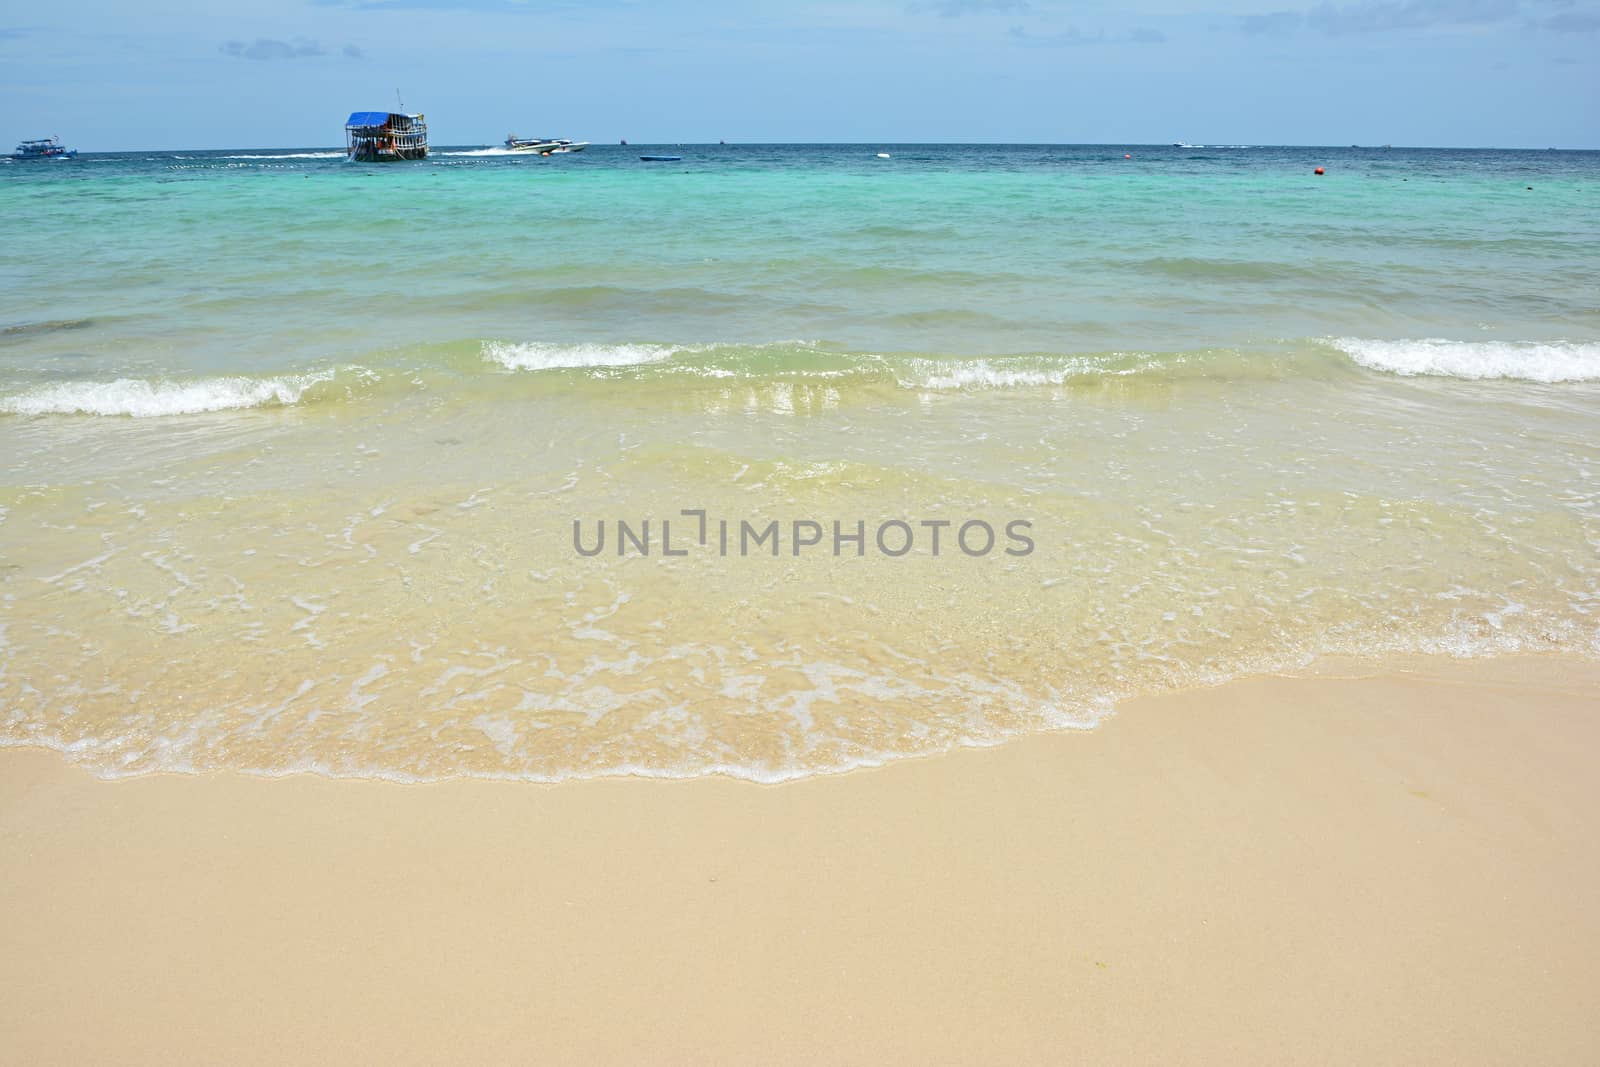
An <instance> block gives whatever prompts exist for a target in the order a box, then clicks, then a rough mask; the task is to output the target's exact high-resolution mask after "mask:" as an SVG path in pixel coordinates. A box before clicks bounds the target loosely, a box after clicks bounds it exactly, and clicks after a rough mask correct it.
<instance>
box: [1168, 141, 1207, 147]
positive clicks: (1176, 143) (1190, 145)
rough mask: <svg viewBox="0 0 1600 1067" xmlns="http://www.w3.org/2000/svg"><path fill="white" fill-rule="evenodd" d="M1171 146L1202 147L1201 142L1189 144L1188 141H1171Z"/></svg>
mask: <svg viewBox="0 0 1600 1067" xmlns="http://www.w3.org/2000/svg"><path fill="white" fill-rule="evenodd" d="M1172 147H1173V148H1204V147H1205V145H1203V144H1190V143H1189V142H1188V141H1173V142H1172Z"/></svg>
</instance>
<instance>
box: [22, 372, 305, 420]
mask: <svg viewBox="0 0 1600 1067" xmlns="http://www.w3.org/2000/svg"><path fill="white" fill-rule="evenodd" d="M331 377H332V375H331V374H291V375H285V376H284V377H281V378H242V377H228V378H201V379H197V380H194V381H146V380H144V379H139V378H118V379H117V380H116V381H111V382H62V383H60V384H57V385H45V386H39V387H37V388H35V389H30V390H28V391H27V392H25V393H20V394H18V395H16V396H7V397H0V413H5V414H11V415H129V416H132V417H134V418H150V417H154V416H158V415H196V414H200V413H201V412H207V411H230V410H234V409H238V408H254V407H263V406H267V405H279V404H294V403H297V402H298V401H299V400H300V398H301V397H302V396H304V395H305V392H306V390H307V389H309V388H311V387H312V386H313V385H316V384H317V383H318V382H324V381H327V380H328V379H329V378H331Z"/></svg>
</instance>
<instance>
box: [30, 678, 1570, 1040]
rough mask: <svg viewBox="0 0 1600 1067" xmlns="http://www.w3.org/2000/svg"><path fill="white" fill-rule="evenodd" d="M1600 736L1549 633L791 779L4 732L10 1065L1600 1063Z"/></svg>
mask: <svg viewBox="0 0 1600 1067" xmlns="http://www.w3.org/2000/svg"><path fill="white" fill-rule="evenodd" d="M1596 752H1600V663H1597V662H1595V661H1591V660H1582V659H1576V658H1565V657H1531V656H1530V657H1507V658H1502V659H1498V660H1490V661H1477V662H1468V663H1460V662H1449V661H1441V660H1432V661H1420V660H1419V661H1410V662H1406V663H1393V664H1386V665H1384V666H1383V668H1382V669H1381V670H1376V671H1375V670H1372V669H1371V668H1370V667H1357V666H1355V665H1350V664H1342V665H1341V664H1328V665H1324V666H1322V667H1321V668H1319V669H1317V670H1316V671H1315V672H1314V673H1313V674H1311V675H1309V676H1304V677H1295V678H1277V677H1273V678H1260V679H1253V680H1247V681H1241V682H1236V683H1232V684H1229V685H1226V686H1222V687H1219V688H1215V689H1207V690H1194V691H1189V692H1185V693H1180V694H1174V695H1170V696H1164V697H1156V698H1148V699H1142V700H1138V701H1133V702H1130V703H1129V704H1127V705H1126V706H1124V707H1123V708H1122V709H1120V711H1119V712H1118V714H1117V715H1116V716H1115V717H1113V718H1112V719H1110V720H1109V721H1107V722H1106V723H1105V724H1103V725H1102V726H1101V727H1100V728H1098V729H1096V730H1094V731H1089V732H1078V733H1064V734H1057V735H1048V736H1036V737H1030V738H1024V739H1021V740H1017V741H1015V742H1013V743H1010V744H1008V745H1005V746H1002V747H1000V748H995V749H988V750H969V751H962V752H957V753H953V754H950V755H945V756H940V757H935V758H930V759H923V760H914V761H908V762H903V763H897V764H894V765H891V766H888V767H885V768H881V769H877V770H870V771H860V772H854V773H850V774H846V775H839V776H831V777H820V778H813V779H806V780H803V781H798V782H792V783H789V784H785V785H778V786H758V785H752V784H749V783H745V782H737V781H731V780H725V779H700V780H693V781H645V780H602V781H588V782H574V783H569V784H564V785H557V786H541V785H532V784H527V783H513V782H487V781H451V782H446V783H441V784H435V785H396V784H390V783H385V782H376V781H355V780H326V779H319V778H311V777H294V778H283V779H274V780H267V779H253V778H246V777H241V776H236V775H226V774H215V775H204V776H197V777H185V776H175V775H154V776H150V777H145V778H138V779H132V780H124V781H119V782H106V781H101V780H97V779H95V778H93V777H91V776H90V775H88V774H86V773H85V772H83V771H81V770H79V769H77V768H74V767H72V766H70V765H69V764H67V763H66V762H65V760H64V759H63V758H62V757H61V756H60V755H59V754H57V753H53V752H45V751H39V750H29V749H12V750H8V751H0V914H3V915H4V922H3V923H0V983H3V986H4V988H5V991H6V992H5V994H4V995H3V996H0V1061H3V1062H14V1063H57V1062H76V1063H85V1062H107V1061H113V1060H114V1061H117V1062H150V1063H154V1062H163V1063H164V1062H172V1061H180V1062H235V1063H238V1062H286V1061H287V1062H312V1061H316V1062H329V1061H332V1062H352V1061H354V1062H419V1063H421V1062H441V1061H445V1060H450V1059H465V1060H472V1061H479V1062H505V1063H526V1062H544V1063H552V1062H555V1063H585V1062H595V1061H599V1062H631V1063H684V1064H689V1063H929V1062H941V1063H975V1062H1027V1063H1045V1062H1049V1063H1060V1062H1147V1063H1148V1062H1167V1063H1241V1062H1249V1063H1274V1064H1281V1063H1319V1062H1326V1063H1347V1062H1390V1063H1400V1062H1404V1063H1452V1064H1458V1063H1508V1062H1517V1063H1577V1062H1592V1061H1594V1060H1596V1059H1597V1058H1600V1028H1596V1027H1595V1026H1594V1024H1593V1017H1592V1007H1593V990H1594V988H1595V984H1596V981H1597V979H1600V965H1597V962H1596V961H1597V960H1600V911H1597V909H1596V908H1595V907H1594V903H1593V902H1594V901H1595V900H1596V899H1600V776H1596V775H1595V774H1594V773H1593V762H1594V753H1596Z"/></svg>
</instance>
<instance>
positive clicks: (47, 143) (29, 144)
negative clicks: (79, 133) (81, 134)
mask: <svg viewBox="0 0 1600 1067" xmlns="http://www.w3.org/2000/svg"><path fill="white" fill-rule="evenodd" d="M11 158H12V159H76V158H78V150H77V149H76V148H63V147H62V145H61V138H59V137H46V138H43V139H42V140H37V141H23V142H21V143H20V144H18V145H17V150H16V151H15V152H13V153H11Z"/></svg>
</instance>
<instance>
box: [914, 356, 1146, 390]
mask: <svg viewBox="0 0 1600 1067" xmlns="http://www.w3.org/2000/svg"><path fill="white" fill-rule="evenodd" d="M910 367H911V369H912V371H913V374H912V376H911V377H904V376H902V377H901V378H900V379H899V381H900V385H901V386H902V387H904V388H907V389H932V390H959V389H1022V388H1028V387H1036V386H1046V385H1064V384H1066V383H1067V382H1069V381H1071V380H1072V379H1074V378H1081V377H1084V376H1086V375H1123V374H1133V373H1137V371H1138V370H1139V369H1141V368H1140V367H1129V366H1126V365H1121V366H1115V367H1111V366H1107V365H1105V364H1104V363H1102V362H1099V361H1096V360H1093V359H1068V360H1065V361H1063V362H1060V363H1057V364H1055V365H1053V366H1040V365H1038V364H1037V363H1032V364H1030V363H1007V362H1006V361H1003V360H1002V361H992V360H987V359H977V360H963V361H955V360H928V359H917V360H912V361H911V362H910Z"/></svg>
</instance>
